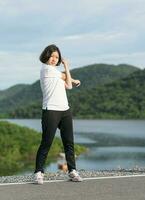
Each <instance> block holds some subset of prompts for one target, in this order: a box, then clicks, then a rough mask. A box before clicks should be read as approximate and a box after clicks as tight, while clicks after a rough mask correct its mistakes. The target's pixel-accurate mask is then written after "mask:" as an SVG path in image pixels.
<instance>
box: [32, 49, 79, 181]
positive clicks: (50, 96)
mask: <svg viewBox="0 0 145 200" xmlns="http://www.w3.org/2000/svg"><path fill="white" fill-rule="evenodd" d="M40 61H41V62H42V63H43V65H42V69H41V72H40V84H41V90H42V94H43V105H42V140H41V144H40V146H39V149H38V152H37V156H36V169H35V177H36V182H37V183H38V184H43V177H44V169H43V167H44V163H45V160H46V158H47V154H48V152H49V150H50V147H51V144H52V142H53V139H54V136H55V132H56V129H57V128H59V129H60V134H61V138H62V142H63V146H64V151H65V157H66V161H67V167H68V176H69V178H70V180H71V181H76V182H79V181H82V178H81V177H80V175H79V174H78V172H77V171H76V163H75V153H74V137H73V123H72V115H71V111H70V108H69V105H68V100H67V95H66V89H72V83H73V84H75V85H76V86H79V85H80V81H79V80H74V79H72V78H71V74H70V71H69V66H68V62H67V61H66V60H65V59H62V58H61V52H60V50H59V48H58V47H57V46H56V45H49V46H47V47H46V48H45V49H44V51H43V52H42V53H41V55H40ZM61 63H62V64H63V66H64V70H65V71H64V73H61V72H60V71H58V70H57V66H58V65H60V64H61Z"/></svg>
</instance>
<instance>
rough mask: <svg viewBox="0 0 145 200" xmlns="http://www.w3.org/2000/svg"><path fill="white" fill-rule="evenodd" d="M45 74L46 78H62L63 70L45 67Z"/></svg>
mask: <svg viewBox="0 0 145 200" xmlns="http://www.w3.org/2000/svg"><path fill="white" fill-rule="evenodd" d="M43 76H44V77H45V78H61V72H60V71H58V70H49V69H44V71H43Z"/></svg>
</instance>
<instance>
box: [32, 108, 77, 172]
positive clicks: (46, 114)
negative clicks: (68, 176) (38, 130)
mask: <svg viewBox="0 0 145 200" xmlns="http://www.w3.org/2000/svg"><path fill="white" fill-rule="evenodd" d="M57 128H59V129H60V134H61V139H62V142H63V146H64V151H65V157H66V161H67V166H68V171H71V170H72V169H76V164H75V155H74V137H73V122H72V115H71V111H70V109H68V110H66V111H55V110H42V140H41V144H40V146H39V149H38V151H37V156H36V169H35V173H36V172H38V171H41V172H42V173H44V169H43V167H44V164H45V160H46V158H47V154H48V152H49V149H50V147H51V144H52V142H53V139H54V136H55V133H56V129H57Z"/></svg>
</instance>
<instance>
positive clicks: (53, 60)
mask: <svg viewBox="0 0 145 200" xmlns="http://www.w3.org/2000/svg"><path fill="white" fill-rule="evenodd" d="M58 60H59V54H58V52H57V51H54V52H53V53H52V54H51V56H50V58H49V60H48V61H47V64H48V65H53V66H56V65H57V63H58Z"/></svg>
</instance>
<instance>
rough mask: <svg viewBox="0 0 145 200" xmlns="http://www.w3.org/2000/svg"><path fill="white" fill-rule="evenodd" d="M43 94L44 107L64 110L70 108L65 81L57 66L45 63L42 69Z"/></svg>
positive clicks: (41, 83)
mask: <svg viewBox="0 0 145 200" xmlns="http://www.w3.org/2000/svg"><path fill="white" fill-rule="evenodd" d="M40 85H41V90H42V95H43V105H42V109H47V110H58V111H64V110H68V109H69V105H68V100H67V95H66V89H65V82H64V81H63V80H62V79H61V72H60V71H58V70H57V69H56V67H55V66H51V65H46V64H43V65H42V68H41V71H40Z"/></svg>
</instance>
